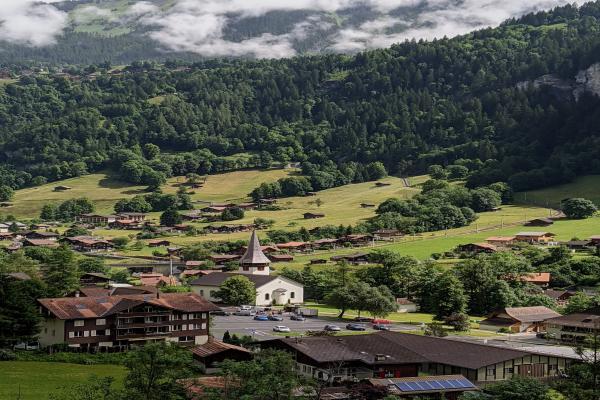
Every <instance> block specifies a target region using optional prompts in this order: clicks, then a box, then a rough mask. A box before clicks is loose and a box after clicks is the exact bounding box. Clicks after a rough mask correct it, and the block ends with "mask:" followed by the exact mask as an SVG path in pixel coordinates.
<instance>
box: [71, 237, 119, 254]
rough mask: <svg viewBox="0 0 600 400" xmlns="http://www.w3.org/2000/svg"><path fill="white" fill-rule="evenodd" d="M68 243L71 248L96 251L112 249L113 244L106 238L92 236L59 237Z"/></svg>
mask: <svg viewBox="0 0 600 400" xmlns="http://www.w3.org/2000/svg"><path fill="white" fill-rule="evenodd" d="M61 241H62V242H64V243H68V244H69V245H70V246H71V248H72V249H73V250H76V251H81V252H90V253H93V252H98V251H106V250H111V249H113V247H114V246H113V244H112V243H111V242H109V241H108V240H104V239H98V238H94V237H92V236H74V237H68V238H64V239H61Z"/></svg>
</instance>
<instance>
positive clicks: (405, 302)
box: [396, 297, 419, 313]
mask: <svg viewBox="0 0 600 400" xmlns="http://www.w3.org/2000/svg"><path fill="white" fill-rule="evenodd" d="M396 305H397V306H398V312H409V313H410V312H417V311H419V305H418V304H417V303H415V302H414V301H412V300H409V299H408V298H406V297H398V298H397V299H396Z"/></svg>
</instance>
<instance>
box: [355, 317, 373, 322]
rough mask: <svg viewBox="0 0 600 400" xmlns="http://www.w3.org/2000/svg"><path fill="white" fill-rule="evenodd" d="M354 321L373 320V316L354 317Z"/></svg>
mask: <svg viewBox="0 0 600 400" xmlns="http://www.w3.org/2000/svg"><path fill="white" fill-rule="evenodd" d="M354 321H355V322H373V318H369V317H355V318H354Z"/></svg>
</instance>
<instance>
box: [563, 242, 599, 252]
mask: <svg viewBox="0 0 600 400" xmlns="http://www.w3.org/2000/svg"><path fill="white" fill-rule="evenodd" d="M559 244H560V245H561V246H565V247H566V248H568V249H570V250H573V251H581V250H589V249H590V248H592V247H593V246H594V243H593V242H592V241H591V240H569V241H566V242H560V243H559Z"/></svg>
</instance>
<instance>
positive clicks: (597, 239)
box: [590, 235, 600, 246]
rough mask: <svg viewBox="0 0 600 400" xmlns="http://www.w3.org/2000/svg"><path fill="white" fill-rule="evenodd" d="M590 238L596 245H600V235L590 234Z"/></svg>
mask: <svg viewBox="0 0 600 400" xmlns="http://www.w3.org/2000/svg"><path fill="white" fill-rule="evenodd" d="M590 240H591V241H592V244H593V245H594V246H600V235H594V236H590Z"/></svg>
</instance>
